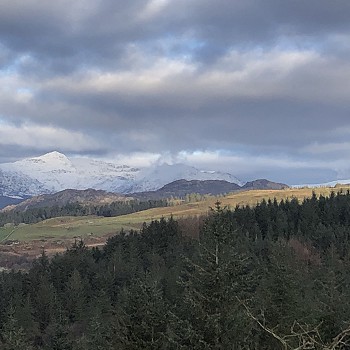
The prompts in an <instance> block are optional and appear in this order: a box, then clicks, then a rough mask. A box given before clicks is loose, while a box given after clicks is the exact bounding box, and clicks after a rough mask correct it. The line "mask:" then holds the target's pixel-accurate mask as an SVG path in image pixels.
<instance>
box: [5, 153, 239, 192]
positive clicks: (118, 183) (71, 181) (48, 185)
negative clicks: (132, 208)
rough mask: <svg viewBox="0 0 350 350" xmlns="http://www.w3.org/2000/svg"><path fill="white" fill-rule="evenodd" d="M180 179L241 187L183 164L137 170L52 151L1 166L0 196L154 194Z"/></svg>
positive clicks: (223, 176)
mask: <svg viewBox="0 0 350 350" xmlns="http://www.w3.org/2000/svg"><path fill="white" fill-rule="evenodd" d="M180 179H185V180H225V181H228V182H232V183H236V184H239V185H242V183H241V182H240V181H239V180H238V179H237V178H236V177H235V176H233V175H231V174H228V173H222V172H216V171H204V170H199V169H197V168H195V167H191V166H189V165H185V164H173V165H169V164H161V165H156V166H152V167H149V168H143V169H139V168H134V167H130V166H127V165H121V164H117V163H112V162H104V161H99V160H93V159H87V158H68V157H66V156H65V155H64V154H62V153H59V152H56V151H54V152H50V153H47V154H44V155H42V156H40V157H34V158H26V159H23V160H20V161H17V162H14V163H5V164H0V195H4V196H36V195H41V194H49V193H56V192H59V191H62V190H65V189H68V188H71V189H78V190H84V189H87V188H93V189H96V190H105V191H108V192H115V193H123V194H127V193H132V192H144V191H154V190H157V189H159V188H161V187H162V186H164V185H166V184H168V183H170V182H173V181H176V180H180Z"/></svg>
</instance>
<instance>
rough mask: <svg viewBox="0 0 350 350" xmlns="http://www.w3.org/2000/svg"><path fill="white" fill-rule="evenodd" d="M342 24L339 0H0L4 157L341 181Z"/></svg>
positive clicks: (347, 77)
mask: <svg viewBox="0 0 350 350" xmlns="http://www.w3.org/2000/svg"><path fill="white" fill-rule="evenodd" d="M349 16H350V3H349V2H348V1H345V0H343V1H340V0H339V1H336V2H329V1H326V0H309V1H301V0H297V1H296V0H287V1H283V2H281V1H277V0H264V1H262V0H261V1H253V0H246V1H236V0H235V1H228V0H217V1H203V0H177V1H174V0H149V1H141V0H132V1H127V2H125V1H116V0H101V1H97V0H77V1H75V2H71V1H68V0H60V1H56V2H47V1H44V0H27V1H25V2H23V1H19V0H11V1H10V0H4V1H2V3H1V5H0V134H1V132H2V134H1V135H4V137H3V138H2V141H1V148H2V153H1V154H0V160H1V161H3V160H5V158H6V157H7V158H8V159H12V158H15V157H16V156H18V157H20V156H27V155H29V154H35V155H37V154H38V153H39V152H41V151H42V152H45V151H50V150H51V149H52V147H53V145H56V148H57V149H58V150H60V151H63V152H66V153H71V154H84V155H86V154H95V155H106V156H108V155H111V154H117V153H120V154H124V155H125V154H128V153H130V152H131V153H132V152H138V153H137V154H139V153H140V152H148V153H151V154H156V155H157V154H159V157H161V154H162V153H166V154H172V155H173V156H174V157H175V158H176V157H177V156H178V155H180V154H182V153H181V152H184V151H185V152H188V154H189V156H186V157H185V159H184V161H190V160H192V161H198V162H199V163H200V162H201V161H200V160H198V159H199V158H198V157H202V158H203V161H205V162H206V163H205V164H207V166H208V167H209V166H210V164H212V165H216V166H220V167H223V166H224V164H225V162H222V163H220V161H218V163H215V162H214V161H213V158H212V157H211V156H210V157H209V156H208V154H212V153H211V152H219V153H220V152H221V153H220V154H224V153H225V152H230V154H231V155H232V157H233V158H229V160H228V162H231V161H232V162H233V163H232V164H233V165H232V166H231V168H232V169H228V170H233V172H235V169H233V168H234V167H235V166H237V167H239V168H240V169H241V170H239V169H238V170H237V172H236V173H238V174H239V173H240V174H241V175H242V176H244V177H247V178H249V177H250V175H249V174H257V173H258V172H261V173H262V174H267V175H269V174H270V173H273V171H274V170H276V172H278V173H279V174H280V177H279V178H278V180H279V181H282V180H283V178H286V179H288V180H290V181H292V179H293V178H294V179H297V180H298V181H299V180H300V181H302V178H303V176H304V178H305V180H308V181H309V179H311V178H312V177H314V178H315V179H316V178H327V177H332V176H334V174H335V173H336V174H341V176H346V174H347V171H348V170H347V167H346V166H344V165H342V164H343V163H344V162H346V161H348V160H350V159H349V158H350V157H349V156H348V155H347V154H350V152H349V153H347V152H348V150H349V151H350V144H349V137H350V119H349V112H350V102H349V101H348V96H349V94H350V83H349V82H350V64H349V55H350V45H349V38H350V21H349ZM16 133H18V134H19V135H21V137H20V139H21V140H22V143H21V142H20V141H18V142H14V141H11V139H10V138H9V137H5V136H6V135H7V134H11V135H12V134H13V135H15V134H16ZM55 133H56V135H55ZM30 134H32V135H33V137H34V138H35V137H37V138H40V139H42V140H43V141H42V142H41V143H40V144H39V145H37V146H35V145H34V144H32V143H31V140H30V137H29V135H30ZM57 135H58V136H57ZM198 150H200V151H201V152H202V153H200V154H199V156H198V157H197V155H198V154H197V153H196V152H197V151H198ZM208 152H209V153H208ZM191 154H192V155H193V154H194V155H196V157H197V158H198V159H197V158H196V157H194V156H190V155H191ZM235 154H240V155H241V156H240V157H241V158H239V160H237V159H236V158H234V157H235ZM207 156H208V157H207ZM155 157H156V158H157V156H155ZM193 157H194V158H193ZM254 157H260V158H259V159H257V158H254ZM261 157H263V158H261ZM264 157H266V161H265V164H266V166H265V165H264V159H265V158H264ZM180 158H181V157H180ZM152 159H153V158H152ZM221 159H224V157H223V158H222V157H221ZM235 159H236V160H235ZM241 159H243V160H241ZM244 159H246V161H247V162H252V163H254V164H255V165H256V166H255V168H254V167H251V166H245V163H244ZM261 159H263V160H261ZM328 159H331V160H332V162H329V161H328ZM205 164H204V163H203V165H205ZM220 164H221V165H220ZM226 164H227V162H226ZM278 164H279V165H278ZM288 164H289V165H288ZM244 169H246V170H244ZM254 169H255V170H254ZM291 169H292V170H291ZM290 171H292V172H294V173H298V175H294V177H293V175H287V174H289V172H290ZM303 174H304V175H303ZM317 174H325V175H317ZM339 176H340V175H339ZM349 177H350V172H349Z"/></svg>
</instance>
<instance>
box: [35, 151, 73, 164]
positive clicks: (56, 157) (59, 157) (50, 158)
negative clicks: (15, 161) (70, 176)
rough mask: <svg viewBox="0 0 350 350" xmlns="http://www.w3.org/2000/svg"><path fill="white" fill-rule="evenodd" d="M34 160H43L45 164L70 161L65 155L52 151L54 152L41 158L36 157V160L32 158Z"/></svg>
mask: <svg viewBox="0 0 350 350" xmlns="http://www.w3.org/2000/svg"><path fill="white" fill-rule="evenodd" d="M32 159H41V160H43V161H45V162H57V161H58V162H67V161H69V159H68V158H67V157H66V156H65V155H64V154H63V153H60V152H57V151H52V152H49V153H46V154H43V155H42V156H40V157H36V158H32Z"/></svg>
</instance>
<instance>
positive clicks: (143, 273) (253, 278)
mask: <svg viewBox="0 0 350 350" xmlns="http://www.w3.org/2000/svg"><path fill="white" fill-rule="evenodd" d="M189 222H190V221H189ZM191 222H193V223H195V221H191ZM187 224H188V223H187ZM197 224H198V223H197ZM187 226H188V225H187ZM187 226H186V225H182V226H181V225H179V224H178V222H177V221H175V220H174V219H173V218H170V219H168V220H166V219H161V220H158V221H153V222H152V223H150V224H148V225H146V224H145V225H144V226H143V228H142V230H141V232H135V231H131V232H127V233H126V232H123V231H122V232H121V233H120V234H119V235H116V236H114V237H112V238H110V239H109V240H108V241H107V243H106V245H105V246H104V247H103V249H98V248H94V249H91V250H90V249H87V248H86V247H85V245H84V243H83V242H82V241H77V242H75V244H74V245H73V246H72V247H71V248H70V249H68V250H67V251H66V252H65V253H64V254H62V255H56V256H54V257H53V258H51V259H49V258H48V257H47V256H46V255H45V253H43V254H42V256H41V257H40V258H39V259H37V260H36V261H35V263H34V264H33V266H32V268H31V269H30V271H28V272H27V273H19V272H18V273H15V272H9V273H1V274H0V330H1V336H0V341H1V343H0V348H1V349H24V350H27V349H42V350H44V349H45V350H46V349H57V350H59V349H65V350H82V349H87V350H90V349H91V350H92V349H101V350H102V349H104V350H105V349H107V350H108V349H111V350H112V349H121V350H124V349H170V350H172V349H239V350H248V349H255V350H258V349H259V350H260V349H262V350H276V349H277V350H278V349H322V350H327V349H331V348H332V349H346V348H348V346H349V345H340V342H339V339H340V338H336V337H337V335H339V334H341V335H342V336H343V338H342V339H341V341H342V342H343V343H344V344H348V341H349V339H350V328H348V327H349V325H350V304H349V300H350V249H349V247H350V195H349V193H346V194H333V195H332V196H330V197H329V198H325V197H320V198H316V196H313V197H312V198H310V199H306V200H304V201H303V202H302V203H299V202H298V201H297V200H295V199H292V200H290V201H288V200H287V201H282V202H281V203H277V201H275V200H274V201H265V202H262V203H261V204H259V205H257V207H255V208H251V207H248V206H246V207H237V208H236V209H235V210H233V211H231V210H227V209H225V208H221V207H220V203H217V205H216V207H215V208H214V209H213V210H212V212H211V213H210V215H209V217H208V218H207V219H206V220H205V222H204V223H203V225H202V226H201V227H200V230H199V231H200V232H199V235H198V236H197V235H196V238H193V236H194V235H193V230H192V229H191V227H187ZM180 227H182V228H180ZM186 227H187V229H186ZM186 230H188V232H187V231H186ZM342 332H343V333H342ZM332 342H335V343H337V342H338V343H337V344H335V343H333V344H332ZM303 344H304V345H303ZM327 344H328V345H327ZM329 344H332V346H333V347H331V345H329Z"/></svg>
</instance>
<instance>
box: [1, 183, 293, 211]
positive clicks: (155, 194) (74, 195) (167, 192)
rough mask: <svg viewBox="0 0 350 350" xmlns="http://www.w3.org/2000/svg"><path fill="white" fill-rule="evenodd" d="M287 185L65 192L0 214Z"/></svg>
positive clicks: (173, 186) (204, 185)
mask: <svg viewBox="0 0 350 350" xmlns="http://www.w3.org/2000/svg"><path fill="white" fill-rule="evenodd" d="M287 187H288V185H285V184H281V183H276V182H272V181H269V180H266V179H259V180H255V181H251V182H249V183H247V186H246V185H244V186H239V185H237V184H235V183H230V182H228V181H225V180H184V179H181V180H176V181H173V182H171V183H169V184H166V185H165V186H163V187H162V188H160V189H158V190H155V191H145V192H136V193H131V194H130V195H129V196H125V195H121V194H116V193H111V192H107V191H103V190H94V189H87V190H75V189H67V190H63V191H60V192H57V193H54V194H43V195H39V196H34V197H32V198H29V199H27V200H25V201H22V202H21V203H19V204H17V205H11V206H8V207H6V208H4V209H3V210H2V211H9V210H15V211H25V210H27V209H32V208H44V207H53V206H58V207H62V206H65V205H67V204H69V203H77V202H78V203H80V204H83V205H104V204H110V203H112V202H120V201H128V200H133V199H138V200H140V201H148V200H160V199H169V198H171V197H176V198H184V197H185V196H186V195H189V194H194V193H195V194H200V195H214V196H215V195H224V194H227V193H230V192H239V191H248V190H252V189H254V190H268V189H270V190H271V189H272V190H279V189H283V188H287ZM0 209H1V206H0Z"/></svg>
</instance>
